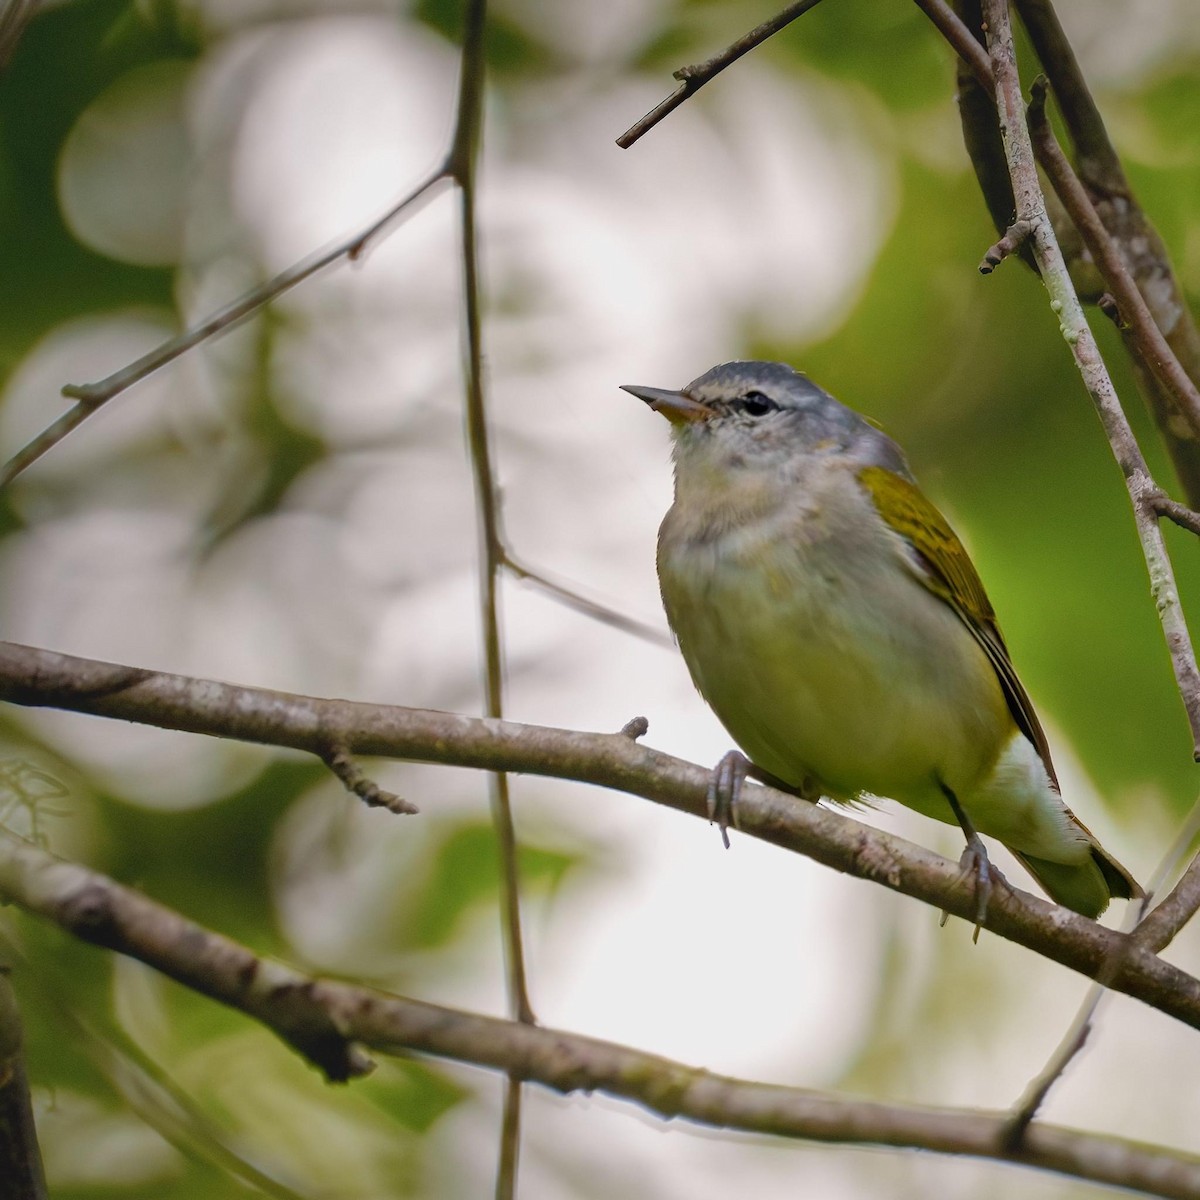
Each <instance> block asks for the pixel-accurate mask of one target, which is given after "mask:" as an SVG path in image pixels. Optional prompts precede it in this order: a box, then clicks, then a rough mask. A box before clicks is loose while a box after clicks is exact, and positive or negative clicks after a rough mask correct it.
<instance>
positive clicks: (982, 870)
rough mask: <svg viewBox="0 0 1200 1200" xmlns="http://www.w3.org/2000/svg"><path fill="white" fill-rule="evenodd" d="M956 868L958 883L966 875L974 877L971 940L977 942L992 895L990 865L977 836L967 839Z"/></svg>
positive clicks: (984, 849) (973, 834)
mask: <svg viewBox="0 0 1200 1200" xmlns="http://www.w3.org/2000/svg"><path fill="white" fill-rule="evenodd" d="M958 867H959V871H960V872H961V873H960V875H959V881H960V882H961V881H962V880H964V879H966V878H967V876H968V875H974V876H975V933H974V936H973V937H972V938H971V940H972V941H973V942H977V941H979V930H980V927H981V926H982V925H983V923H984V921H985V920H986V919H987V908H988V900H990V899H991V895H992V864H991V861H990V860H989V859H988V856H987V849H986V848H985V847H984V844H983V842H982V841H981V840H980V838H979V834H977V833H972V834H971V835H970V837H968V838H967V845H966V849H965V850H963V852H962V857H961V858H960V859H959V860H958Z"/></svg>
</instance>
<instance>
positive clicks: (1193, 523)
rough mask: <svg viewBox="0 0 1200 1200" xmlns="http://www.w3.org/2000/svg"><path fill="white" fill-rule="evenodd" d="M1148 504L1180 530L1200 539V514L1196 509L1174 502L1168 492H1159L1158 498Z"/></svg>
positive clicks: (1153, 498)
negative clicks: (1184, 530)
mask: <svg viewBox="0 0 1200 1200" xmlns="http://www.w3.org/2000/svg"><path fill="white" fill-rule="evenodd" d="M1147 502H1148V503H1149V504H1150V505H1151V506H1152V507H1153V508H1154V510H1155V512H1157V513H1158V514H1159V515H1160V516H1163V517H1166V518H1167V520H1169V521H1173V522H1174V523H1175V524H1176V525H1178V526H1179V528H1180V529H1186V530H1187V531H1188V532H1189V533H1194V534H1196V536H1197V537H1200V513H1198V512H1196V511H1195V510H1194V509H1191V508H1188V506H1187V505H1186V504H1180V503H1179V501H1178V500H1172V499H1171V497H1170V496H1168V495H1167V494H1166V492H1159V493H1158V494H1157V495H1156V496H1151V497H1149V498H1148V501H1147Z"/></svg>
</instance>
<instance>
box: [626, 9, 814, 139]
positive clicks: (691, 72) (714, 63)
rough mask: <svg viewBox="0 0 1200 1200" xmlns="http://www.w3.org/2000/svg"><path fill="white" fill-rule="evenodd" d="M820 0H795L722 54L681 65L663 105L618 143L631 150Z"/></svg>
mask: <svg viewBox="0 0 1200 1200" xmlns="http://www.w3.org/2000/svg"><path fill="white" fill-rule="evenodd" d="M819 2H820V0H796V3H793V4H789V5H788V6H787V8H785V9H784V10H783V11H782V12H780V13H776V15H775V16H773V17H771V18H770V19H769V20H766V21H764V22H763V23H762V24H761V25H756V26H755V27H754V28H753V29H752V30H750V32H749V33H746V34H743V35H742V36H741V37H740V38H738V40H737V41H736V42H734V43H733V44H732V45H729V46H726V47H725V49H724V50H722V51H721V52H720V53H719V54H714V55H713V56H712V58H706V59H705V60H704V62H701V63H693V64H692V65H691V66H690V67H680V68H679V70H678V71H675V72H674V73H673V78H675V79H678V80H679V81H680V84H679V87H677V88H676V89H675V90H674V91H673V92H672V93H671V94H670V95H669V96H668V97H667V98H666V99H665V100H664V101H663V102H662V103H661V104H659V105H658V106H657V107H655V108H653V109H651V110H650V112H648V113H647V114H646V115H645V116H644V117H643V118H642V119H641V120H640V121H635V122H634V123H633V124H632V125H631V126H630V127H629V128H628V129H627V130H625V132H624V133H623V134H621V136H620V137H619V138H617V145H618V146H620V147H621V149H622V150H628V149H629V147H630V146H632V145H633V143H634V142H636V141H637V140H638V138H640V137H641V136H642V134H643V133H648V132H649V131H650V130H651V129H653V128H654V126H655V125H657V124H658V123H659V121H661V120H662V119H663V117H665V116H667V115H668V114H669V113H673V112H674V111H675V110H676V109H677V108H678V107H679V106H680V105H681V104H682V103H683V102H684V101H685V100H686V99H687V98H688V97H689V96H694V95H695V94H696V93H697V92H698V91H699V90H700V89H701V88H702V87H703V86H704V85H705V84H706V83H708V81H709V80H710V79H712V78H714V77H715V76H717V75H719V74H720V73H721V72H722V71H723V70H725V68H726V67H727V66H729V65H730V64H731V63H735V62H737V60H738V59H739V58H741V57H742V55H743V54H748V53H749V52H750V51H751V50H753V49H754V47H755V46H758V45H760V44H761V43H762V42H765V41H766V40H767V38H769V37H770V36H771V35H772V34H775V33H778V32H779V31H780V30H781V29H783V28H784V26H786V25H790V24H791V23H792V22H793V21H794V20H795V19H796V18H797V17H800V16H803V15H804V14H805V13H806V12H808V10H809V9H810V8H816V6H817V4H818V3H819Z"/></svg>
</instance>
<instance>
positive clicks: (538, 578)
mask: <svg viewBox="0 0 1200 1200" xmlns="http://www.w3.org/2000/svg"><path fill="white" fill-rule="evenodd" d="M502 553H503V555H504V566H505V568H506V570H507V571H508V572H509V573H510V574H511V575H513V576H515V577H516V578H517V579H519V580H521V582H522V583H529V584H532V585H533V586H534V587H536V588H538V589H539V590H541V591H543V592H545V593H546V594H547V595H548V596H551V597H552V598H553V599H555V600H557V601H558V602H559V603H560V604H561V605H563V606H564V607H565V608H570V609H574V610H575V612H579V613H583V615H584V616H586V617H591V618H592V620H593V621H599V622H600V624H601V625H611V626H612V627H613V628H614V629H619V630H620V631H621V632H622V633H628V634H630V635H631V636H633V637H636V638H641V640H642V641H643V642H649V643H650V644H651V645H652V646H665V647H667V648H668V649H669V648H671V647H673V646H674V645H675V639H674V638H672V637H671V635H670V634H669V633H667V632H666V631H665V630H662V629H659V628H658V627H657V626H656V625H649V624H647V623H646V622H645V621H639V620H637V619H636V618H635V617H627V616H626V615H625V614H624V613H622V612H617V610H616V609H613V608H609V607H608V606H607V605H605V604H599V603H597V602H596V601H595V600H589V599H588V598H587V597H586V596H581V595H580V594H579V593H578V592H577V591H575V590H574V589H573V588H569V587H567V586H566V585H565V584H562V583H557V582H555V580H553V579H551V578H549V576H547V575H543V574H542V573H541V572H540V571H535V570H534V569H533V568H532V567H527V566H525V565H524V563H522V562H519V561H518V560H517V559H516V558H514V557H513V554H512V552H511V551H510V550H508V549H504V548H502Z"/></svg>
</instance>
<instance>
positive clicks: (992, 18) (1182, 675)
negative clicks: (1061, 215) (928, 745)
mask: <svg viewBox="0 0 1200 1200" xmlns="http://www.w3.org/2000/svg"><path fill="white" fill-rule="evenodd" d="M984 12H985V14H987V25H988V45H989V48H990V50H991V55H992V70H993V75H994V77H995V79H996V98H997V108H998V111H999V117H1000V130H1001V133H1002V135H1003V138H1004V146H1005V151H1006V154H1007V156H1008V161H1009V170H1010V173H1011V175H1012V185H1013V193H1014V195H1015V197H1016V205H1017V213H1016V215H1017V219H1018V220H1023V221H1027V222H1028V223H1029V225H1030V227H1031V230H1032V232H1031V234H1030V245H1031V246H1032V248H1033V253H1034V256H1035V258H1036V260H1037V265H1038V270H1039V271H1040V272H1041V275H1042V279H1043V281H1044V282H1045V284H1046V288H1047V291H1048V292H1049V294H1050V306H1051V308H1052V309H1053V310H1054V312H1055V313H1056V314H1057V316H1058V318H1059V322H1060V328H1061V330H1062V334H1063V337H1064V338H1065V339H1066V342H1067V344H1068V345H1069V346H1070V348H1071V353H1072V356H1073V357H1074V359H1075V364H1076V366H1077V367H1078V368H1079V373H1080V375H1081V376H1082V378H1083V382H1084V385H1085V387H1086V388H1087V390H1088V394H1089V395H1090V396H1091V398H1092V401H1093V403H1094V405H1095V407H1096V412H1097V414H1098V415H1099V417H1100V423H1101V424H1102V425H1103V427H1104V432H1105V434H1106V436H1107V438H1108V443H1109V446H1110V447H1111V448H1112V453H1113V457H1114V458H1116V460H1117V463H1118V464H1119V465H1120V467H1121V471H1122V474H1123V475H1124V476H1125V485H1126V488H1127V489H1128V491H1129V497H1130V500H1131V502H1132V505H1133V514H1134V520H1135V522H1136V525H1137V532H1138V538H1139V540H1140V541H1141V544H1142V553H1143V554H1144V555H1145V558H1146V568H1147V571H1148V572H1149V575H1150V590H1151V593H1152V595H1153V597H1154V602H1155V607H1156V608H1157V610H1158V616H1159V620H1160V622H1161V623H1162V627H1163V634H1164V637H1165V638H1166V642H1167V649H1168V651H1169V653H1170V657H1171V666H1172V668H1173V670H1174V672H1175V682H1176V686H1177V687H1178V689H1179V694H1180V697H1181V698H1182V700H1183V705H1184V708H1185V709H1186V711H1187V717H1188V723H1189V725H1190V727H1191V733H1192V747H1193V756H1194V757H1196V758H1197V759H1198V760H1200V670H1198V669H1197V666H1196V657H1195V654H1194V652H1193V650H1192V641H1191V635H1190V634H1189V632H1188V627H1187V621H1186V618H1185V616H1184V613H1183V609H1182V607H1181V605H1180V603H1179V589H1178V587H1177V586H1176V583H1175V574H1174V571H1173V570H1172V567H1171V560H1170V557H1169V555H1168V554H1167V548H1166V543H1165V541H1164V539H1163V532H1162V530H1161V529H1160V528H1159V524H1158V513H1157V512H1156V511H1155V509H1154V497H1155V496H1157V495H1158V494H1159V492H1160V490H1161V489H1159V488H1158V486H1157V485H1156V484H1155V483H1154V481H1153V479H1152V478H1151V476H1150V470H1149V468H1148V467H1147V465H1146V460H1145V458H1144V457H1143V455H1142V451H1141V448H1140V447H1139V446H1138V443H1137V439H1136V438H1135V437H1134V433H1133V430H1132V428H1130V425H1129V420H1128V418H1127V417H1126V416H1125V412H1124V410H1123V409H1122V407H1121V402H1120V400H1119V398H1118V397H1117V393H1116V389H1115V388H1114V387H1113V383H1112V380H1111V379H1110V378H1109V375H1108V371H1107V370H1106V369H1105V366H1104V360H1103V359H1102V358H1101V357H1100V351H1099V348H1098V347H1097V345H1096V340H1095V338H1094V337H1093V336H1092V331H1091V329H1090V328H1089V327H1088V323H1087V318H1086V317H1085V316H1084V313H1083V307H1082V306H1081V304H1080V302H1079V297H1078V296H1077V295H1076V293H1075V288H1074V285H1073V284H1072V283H1071V276H1070V272H1069V271H1068V270H1067V265H1066V262H1065V260H1064V259H1063V255H1062V251H1061V250H1060V249H1059V246H1058V242H1057V240H1056V238H1055V236H1054V229H1053V226H1052V225H1051V223H1050V218H1049V216H1048V215H1047V213H1046V201H1045V197H1044V196H1043V195H1042V189H1041V184H1040V183H1039V182H1038V174H1037V167H1036V166H1035V165H1034V157H1033V145H1032V142H1031V141H1030V137H1029V130H1028V129H1027V127H1026V124H1025V104H1024V101H1023V99H1022V96H1021V84H1020V79H1019V77H1018V75H1017V67H1016V59H1015V56H1014V52H1013V48H1012V39H1011V28H1010V26H1009V23H1008V8H1007V4H1006V3H1004V2H1003V0H985V3H984ZM995 22H1000V24H999V26H997V25H996V24H995ZM998 28H1002V29H1004V30H1006V31H1008V37H1007V39H1006V40H1001V39H1000V38H999V37H998V35H997V29H998Z"/></svg>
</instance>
